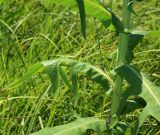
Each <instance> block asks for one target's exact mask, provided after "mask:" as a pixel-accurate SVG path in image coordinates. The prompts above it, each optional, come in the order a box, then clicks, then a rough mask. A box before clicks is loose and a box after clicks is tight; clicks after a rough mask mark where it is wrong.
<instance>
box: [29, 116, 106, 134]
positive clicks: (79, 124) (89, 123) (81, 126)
mask: <svg viewBox="0 0 160 135" xmlns="http://www.w3.org/2000/svg"><path fill="white" fill-rule="evenodd" d="M87 129H92V130H94V131H96V132H101V131H104V130H105V129H106V121H105V120H101V119H98V118H91V117H89V118H78V119H77V120H75V121H74V122H71V123H68V124H65V125H62V126H56V127H51V128H43V129H42V130H40V131H38V132H35V133H32V134H31V135H83V133H84V132H85V131H86V130H87Z"/></svg>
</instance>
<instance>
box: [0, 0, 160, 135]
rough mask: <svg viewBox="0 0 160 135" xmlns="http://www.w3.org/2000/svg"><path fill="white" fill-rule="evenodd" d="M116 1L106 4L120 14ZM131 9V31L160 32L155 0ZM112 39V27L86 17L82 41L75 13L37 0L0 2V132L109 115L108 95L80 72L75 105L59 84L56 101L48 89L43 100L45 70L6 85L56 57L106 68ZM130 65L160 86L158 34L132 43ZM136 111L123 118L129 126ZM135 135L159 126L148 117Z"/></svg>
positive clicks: (112, 59)
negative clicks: (24, 79) (36, 64)
mask: <svg viewBox="0 0 160 135" xmlns="http://www.w3.org/2000/svg"><path fill="white" fill-rule="evenodd" d="M108 4H109V3H108ZM121 4H122V3H121V1H120V0H117V1H113V3H112V5H110V7H112V9H113V11H114V12H115V13H116V14H117V15H119V16H121V11H122V7H121ZM134 8H135V12H136V13H137V16H135V15H133V16H132V28H133V29H136V30H160V16H159V14H160V2H159V0H144V1H143V2H141V3H138V4H135V5H134ZM117 42H118V38H117V36H116V33H115V32H114V29H113V28H112V27H110V28H108V29H105V28H104V27H103V25H102V24H101V23H100V22H99V21H98V20H96V19H94V18H92V17H88V19H87V41H84V39H83V37H82V34H81V29H80V20H79V14H78V13H76V12H72V11H71V10H70V9H68V8H64V7H62V6H57V5H44V4H42V3H40V2H39V1H37V0H4V1H3V0H0V135H27V134H29V133H30V132H34V131H37V130H39V129H41V128H42V127H46V126H55V125H60V124H64V123H68V122H70V121H72V120H74V119H75V116H80V117H88V116H97V117H99V118H104V119H108V116H109V111H110V110H109V108H110V97H108V96H106V91H105V90H104V89H103V88H101V87H100V86H99V85H97V84H95V83H94V82H92V81H89V79H88V78H87V77H85V76H84V75H82V76H81V77H80V78H79V89H80V90H81V92H80V100H79V101H78V105H77V107H74V105H73V98H72V94H71V93H70V91H69V90H68V88H67V87H66V86H65V85H64V84H63V82H61V87H60V89H61V92H60V95H59V97H58V98H57V99H54V98H53V95H52V93H51V92H49V93H48V94H46V95H45V97H43V98H42V95H43V93H44V92H45V91H46V90H47V88H48V87H49V85H50V80H49V77H48V76H47V75H46V74H44V73H39V74H36V75H35V76H33V77H32V78H31V79H30V80H28V81H27V82H25V83H23V84H22V85H20V86H19V87H17V88H14V89H10V90H8V89H6V86H8V85H9V84H11V83H12V82H14V81H16V80H18V79H19V78H21V77H22V75H23V74H24V73H25V72H26V70H27V69H28V68H29V67H30V66H31V65H33V64H34V63H36V62H40V61H44V60H49V59H54V58H60V57H65V58H73V59H76V60H80V61H86V62H89V63H92V64H93V65H96V66H99V67H101V68H102V69H103V70H104V71H110V70H111V69H112V68H114V67H115V63H116V55H115V51H116V45H117ZM133 64H134V65H136V66H137V67H138V68H139V69H141V70H142V71H145V72H147V73H148V74H149V75H150V76H151V78H152V80H153V81H154V82H155V83H156V84H157V85H160V36H158V37H146V38H145V39H144V40H143V41H142V42H141V43H140V44H139V45H138V47H136V49H135V58H134V61H133ZM139 111H140V110H138V111H136V112H132V113H131V114H128V115H127V116H126V117H124V118H123V121H128V122H129V123H130V124H131V125H133V124H134V122H135V120H136V118H137V115H138V113H139ZM139 134H142V135H146V134H148V135H159V134H160V124H159V123H158V122H157V121H155V120H154V119H153V118H148V119H147V120H146V122H145V123H144V124H143V126H142V127H141V129H140V131H139Z"/></svg>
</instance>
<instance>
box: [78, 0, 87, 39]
mask: <svg viewBox="0 0 160 135" xmlns="http://www.w3.org/2000/svg"><path fill="white" fill-rule="evenodd" d="M76 2H77V4H78V7H79V13H80V18H81V28H82V34H83V37H84V38H85V39H86V15H85V7H84V1H83V0H76Z"/></svg>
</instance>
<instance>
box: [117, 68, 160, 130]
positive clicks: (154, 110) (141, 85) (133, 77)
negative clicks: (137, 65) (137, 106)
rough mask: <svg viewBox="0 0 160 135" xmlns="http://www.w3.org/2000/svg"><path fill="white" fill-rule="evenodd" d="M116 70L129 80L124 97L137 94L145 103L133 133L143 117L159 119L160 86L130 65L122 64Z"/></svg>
mask: <svg viewBox="0 0 160 135" xmlns="http://www.w3.org/2000/svg"><path fill="white" fill-rule="evenodd" d="M117 71H118V72H119V73H120V74H121V75H123V76H124V78H125V79H126V80H127V81H128V82H129V84H130V87H129V88H128V89H127V91H126V93H125V94H124V99H127V98H128V97H129V96H131V95H139V96H140V97H142V98H143V99H144V100H145V101H146V103H147V105H146V107H145V108H144V110H143V111H142V114H140V116H139V121H138V122H137V126H136V128H135V129H134V133H136V132H137V130H138V128H139V127H140V126H141V125H142V123H143V121H144V119H145V118H146V117H147V116H149V115H151V116H153V117H154V118H155V119H157V120H158V121H160V115H159V114H160V87H159V86H156V85H155V84H154V83H153V82H151V81H150V79H149V77H148V76H147V75H146V74H144V73H139V72H138V71H137V70H135V69H134V68H133V67H132V66H130V65H122V66H121V67H119V68H118V69H117Z"/></svg>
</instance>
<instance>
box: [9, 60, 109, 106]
mask: <svg viewBox="0 0 160 135" xmlns="http://www.w3.org/2000/svg"><path fill="white" fill-rule="evenodd" d="M62 67H68V68H69V69H70V70H71V82H72V84H70V80H68V79H67V75H66V74H65V73H64V70H63V69H62ZM40 69H47V70H46V71H47V73H48V75H49V77H50V79H51V83H52V87H51V88H52V89H53V91H52V92H53V93H54V96H57V95H58V93H59V80H60V76H61V78H62V80H63V81H64V82H65V83H66V85H67V86H68V87H69V88H70V89H71V91H72V92H73V95H74V98H75V103H76V102H77V99H78V80H77V79H78V78H77V77H78V75H79V74H80V73H84V74H86V75H87V76H88V77H90V79H91V80H93V81H95V82H97V83H99V84H100V85H102V87H104V88H105V89H106V90H108V88H109V84H108V80H110V77H109V76H108V75H107V74H106V73H105V72H103V70H101V69H99V68H98V67H96V66H93V65H90V64H88V63H85V62H79V61H76V60H72V59H55V60H48V61H44V62H40V63H37V64H35V65H33V67H31V68H30V69H29V70H28V71H27V73H26V74H25V75H24V76H23V77H22V78H21V79H20V80H18V81H16V82H15V83H14V84H13V85H11V86H12V87H16V86H18V85H19V84H21V83H22V82H24V81H26V80H27V79H29V78H30V77H31V76H32V75H34V74H35V73H37V72H38V71H39V70H40Z"/></svg>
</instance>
